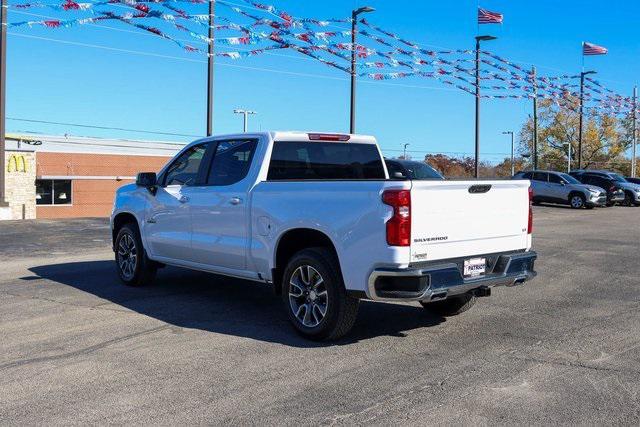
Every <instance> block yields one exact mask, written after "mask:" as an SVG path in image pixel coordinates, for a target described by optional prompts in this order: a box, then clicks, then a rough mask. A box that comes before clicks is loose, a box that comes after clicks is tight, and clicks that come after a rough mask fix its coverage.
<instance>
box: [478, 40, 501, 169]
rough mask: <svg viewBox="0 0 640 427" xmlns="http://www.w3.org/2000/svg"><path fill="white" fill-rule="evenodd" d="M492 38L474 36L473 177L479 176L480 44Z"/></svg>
mask: <svg viewBox="0 0 640 427" xmlns="http://www.w3.org/2000/svg"><path fill="white" fill-rule="evenodd" d="M495 39H496V37H493V36H476V149H475V153H476V158H475V165H474V176H475V177H476V178H478V177H479V176H480V169H479V166H480V42H481V41H489V40H495Z"/></svg>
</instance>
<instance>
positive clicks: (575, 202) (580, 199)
mask: <svg viewBox="0 0 640 427" xmlns="http://www.w3.org/2000/svg"><path fill="white" fill-rule="evenodd" d="M569 204H570V205H571V207H572V208H573V209H581V208H583V207H584V205H585V198H584V196H583V195H581V194H574V195H572V196H571V198H570V199H569Z"/></svg>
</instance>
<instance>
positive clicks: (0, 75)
mask: <svg viewBox="0 0 640 427" xmlns="http://www.w3.org/2000/svg"><path fill="white" fill-rule="evenodd" d="M8 11H9V9H8V4H7V0H2V1H1V2H0V206H6V203H5V188H4V187H5V175H4V173H5V165H4V152H5V123H6V122H5V119H6V109H5V107H6V95H7V91H6V89H7V13H8Z"/></svg>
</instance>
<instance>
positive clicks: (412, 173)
mask: <svg viewBox="0 0 640 427" xmlns="http://www.w3.org/2000/svg"><path fill="white" fill-rule="evenodd" d="M403 166H404V168H405V169H406V170H407V172H408V173H409V178H411V179H413V180H416V181H421V180H428V179H440V180H441V179H444V177H443V176H442V175H440V173H438V171H436V170H435V169H434V168H432V167H431V166H429V165H427V164H426V163H419V162H407V163H403Z"/></svg>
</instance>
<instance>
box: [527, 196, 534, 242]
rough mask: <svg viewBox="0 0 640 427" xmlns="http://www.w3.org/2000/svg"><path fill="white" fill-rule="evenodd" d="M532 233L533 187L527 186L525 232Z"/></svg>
mask: <svg viewBox="0 0 640 427" xmlns="http://www.w3.org/2000/svg"><path fill="white" fill-rule="evenodd" d="M531 233H533V189H532V188H531V187H529V222H528V223H527V234H531Z"/></svg>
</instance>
